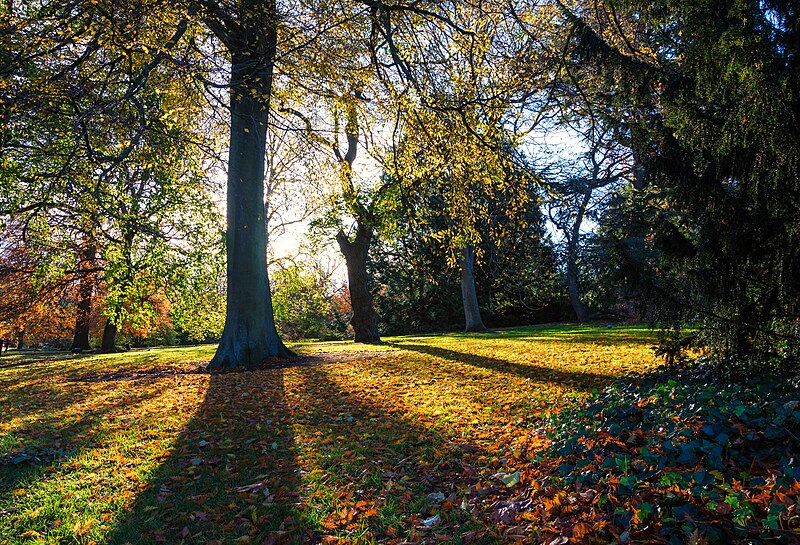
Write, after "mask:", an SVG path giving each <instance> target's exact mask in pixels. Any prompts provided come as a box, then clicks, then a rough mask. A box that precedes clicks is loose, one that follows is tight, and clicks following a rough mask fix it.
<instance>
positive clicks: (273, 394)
mask: <svg viewBox="0 0 800 545" xmlns="http://www.w3.org/2000/svg"><path fill="white" fill-rule="evenodd" d="M652 341H653V337H652V335H651V333H650V332H649V331H647V330H646V329H643V328H639V327H617V328H614V329H606V328H603V327H590V326H581V327H578V326H545V327H530V328H518V329H511V330H504V331H500V332H498V333H496V334H489V335H458V334H453V335H430V336H405V337H395V338H388V339H386V344H385V345H382V346H378V347H363V346H356V345H353V344H352V343H350V344H347V343H304V344H300V345H296V346H295V347H294V348H295V349H296V350H297V351H298V352H300V353H301V354H318V353H333V354H338V353H345V352H352V351H360V353H358V354H357V358H356V359H354V360H353V358H352V356H351V357H348V358H344V359H346V360H347V362H346V363H331V364H326V365H313V366H309V365H303V366H296V367H289V368H285V369H273V370H262V371H254V372H245V373H226V374H215V375H208V374H204V373H198V372H196V369H197V367H198V365H199V364H201V363H202V362H205V361H208V360H209V359H210V357H211V356H212V354H213V350H214V347H212V346H201V347H188V348H164V349H150V350H140V351H131V352H128V353H124V354H116V355H87V356H67V355H62V356H58V357H47V358H42V357H38V359H37V357H36V356H33V357H32V356H26V357H18V356H10V357H3V358H2V359H0V366H2V367H0V543H8V544H21V543H86V544H89V543H115V544H123V543H131V544H137V543H187V544H188V543H208V544H213V543H259V544H261V543H267V544H271V543H300V542H303V541H307V542H339V543H401V542H407V543H421V542H423V541H425V542H433V541H436V542H442V543H453V544H459V543H500V542H506V541H508V539H509V538H508V537H507V535H508V534H506V537H504V536H502V535H501V534H500V533H499V532H498V530H497V526H496V524H495V523H493V522H492V521H491V520H490V518H489V515H490V512H491V505H490V503H489V502H490V499H491V498H492V497H493V496H492V491H493V489H494V488H495V487H497V486H501V487H503V488H505V485H502V483H499V481H498V478H497V475H498V474H511V473H513V470H514V468H513V467H508V460H509V456H510V453H511V450H510V449H513V448H514V445H515V444H517V443H518V439H519V437H521V436H524V435H526V434H532V433H534V431H535V430H536V429H537V428H538V427H539V426H541V425H542V418H543V417H544V416H546V415H549V414H552V413H553V412H555V411H558V410H560V409H562V408H564V407H567V406H570V405H573V404H574V403H575V401H576V400H580V399H584V398H585V397H586V396H587V395H588V394H589V393H590V392H592V391H593V390H595V389H598V388H601V387H604V386H606V385H608V384H610V383H611V382H612V381H613V380H614V379H615V378H616V377H619V376H622V375H625V374H627V373H630V372H632V371H643V370H647V369H649V368H652V367H654V366H655V363H656V362H655V359H654V357H653V352H652V350H651V349H650V345H651V344H652ZM334 359H335V357H334ZM350 360H353V361H350ZM527 448H530V444H528V445H527ZM498 483H499V484H498Z"/></svg>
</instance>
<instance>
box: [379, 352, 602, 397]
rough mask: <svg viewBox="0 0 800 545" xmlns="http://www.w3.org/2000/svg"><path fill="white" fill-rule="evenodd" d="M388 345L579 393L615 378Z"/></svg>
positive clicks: (479, 356)
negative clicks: (556, 384)
mask: <svg viewBox="0 0 800 545" xmlns="http://www.w3.org/2000/svg"><path fill="white" fill-rule="evenodd" d="M388 344H389V345H390V346H393V347H396V348H401V349H404V350H412V351H415V352H419V353H421V354H427V355H429V356H434V357H437V358H442V359H445V360H449V361H452V362H456V363H463V364H466V365H470V366H472V367H480V368H483V369H488V370H492V371H499V372H502V373H512V374H515V375H518V376H520V377H523V378H528V379H531V380H533V381H536V382H555V383H559V384H563V385H566V386H569V387H571V388H574V389H576V390H579V391H590V390H591V389H592V388H596V387H600V386H603V385H607V384H608V383H609V382H611V380H613V379H614V378H615V376H614V375H613V374H606V373H594V372H590V371H565V370H562V369H556V368H553V367H547V366H542V365H536V364H533V363H531V364H520V363H515V362H511V361H508V360H504V359H500V358H494V357H490V356H483V355H478V354H469V353H466V352H458V351H456V350H450V349H447V348H441V347H438V346H428V345H421V344H412V343H391V342H390V343H388Z"/></svg>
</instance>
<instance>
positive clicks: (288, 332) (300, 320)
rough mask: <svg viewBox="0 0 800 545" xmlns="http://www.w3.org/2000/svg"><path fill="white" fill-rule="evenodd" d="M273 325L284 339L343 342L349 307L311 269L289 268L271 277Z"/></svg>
mask: <svg viewBox="0 0 800 545" xmlns="http://www.w3.org/2000/svg"><path fill="white" fill-rule="evenodd" d="M271 285H272V308H273V311H274V312H275V324H276V326H277V328H278V331H279V332H280V334H281V336H282V337H283V338H285V339H289V340H293V341H298V340H306V339H324V340H333V339H343V338H344V336H345V334H346V332H347V324H348V319H349V305H348V304H347V300H346V297H345V294H344V293H342V291H341V289H340V290H337V289H335V287H334V286H333V285H332V284H331V282H330V281H329V279H328V278H325V277H324V275H322V273H321V272H320V271H319V270H318V269H316V268H314V267H308V266H303V265H290V266H288V267H284V268H279V269H278V270H277V271H275V272H274V273H273V274H272V278H271Z"/></svg>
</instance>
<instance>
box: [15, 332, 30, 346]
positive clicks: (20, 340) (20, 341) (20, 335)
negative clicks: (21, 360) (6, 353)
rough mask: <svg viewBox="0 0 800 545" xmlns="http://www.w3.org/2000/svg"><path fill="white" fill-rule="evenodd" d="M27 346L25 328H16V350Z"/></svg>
mask: <svg viewBox="0 0 800 545" xmlns="http://www.w3.org/2000/svg"><path fill="white" fill-rule="evenodd" d="M26 348H28V345H27V344H25V330H24V329H18V330H17V350H24V349H26Z"/></svg>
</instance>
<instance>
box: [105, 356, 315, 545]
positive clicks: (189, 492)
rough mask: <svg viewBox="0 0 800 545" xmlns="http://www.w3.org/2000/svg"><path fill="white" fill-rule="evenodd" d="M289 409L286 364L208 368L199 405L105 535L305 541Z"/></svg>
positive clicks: (149, 539)
mask: <svg viewBox="0 0 800 545" xmlns="http://www.w3.org/2000/svg"><path fill="white" fill-rule="evenodd" d="M293 412H294V408H293V407H291V406H289V405H287V400H286V396H285V385H284V370H271V371H258V372H249V373H247V372H243V373H224V374H214V375H211V377H210V379H209V383H208V389H207V391H206V394H205V398H204V399H203V402H202V404H201V405H200V407H199V408H198V409H197V411H196V413H195V414H194V415H193V416H192V418H191V419H190V421H189V423H188V425H187V426H186V428H185V429H184V430H183V431H182V432H181V434H180V436H179V437H178V438H177V440H176V442H175V444H174V446H173V447H172V449H171V453H170V455H169V457H168V458H167V459H166V460H165V461H164V462H163V463H162V464H161V465H160V466H159V467H158V468H157V469H156V470H155V472H154V473H153V474H152V475H151V476H150V477H149V482H148V484H147V488H146V490H144V491H143V492H141V493H140V494H139V496H138V497H137V499H136V502H135V504H134V505H133V506H131V508H130V509H129V510H127V511H126V512H124V514H123V515H122V519H121V520H120V521H119V524H118V526H117V528H116V529H115V531H114V532H113V533H112V535H111V536H110V537H109V539H108V542H109V543H111V544H123V543H130V544H139V543H148V544H149V543H159V542H161V543H181V542H185V543H199V542H203V543H207V544H213V543H223V542H224V543H234V542H238V543H250V542H252V543H278V542H281V543H283V542H286V543H302V542H305V541H308V539H309V534H308V533H307V532H306V531H305V530H304V529H303V528H302V527H301V520H300V517H299V514H298V505H299V494H298V479H299V477H298V474H297V464H296V461H295V437H294V433H293V427H292V422H291V417H292V414H293ZM237 540H238V541H237Z"/></svg>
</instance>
